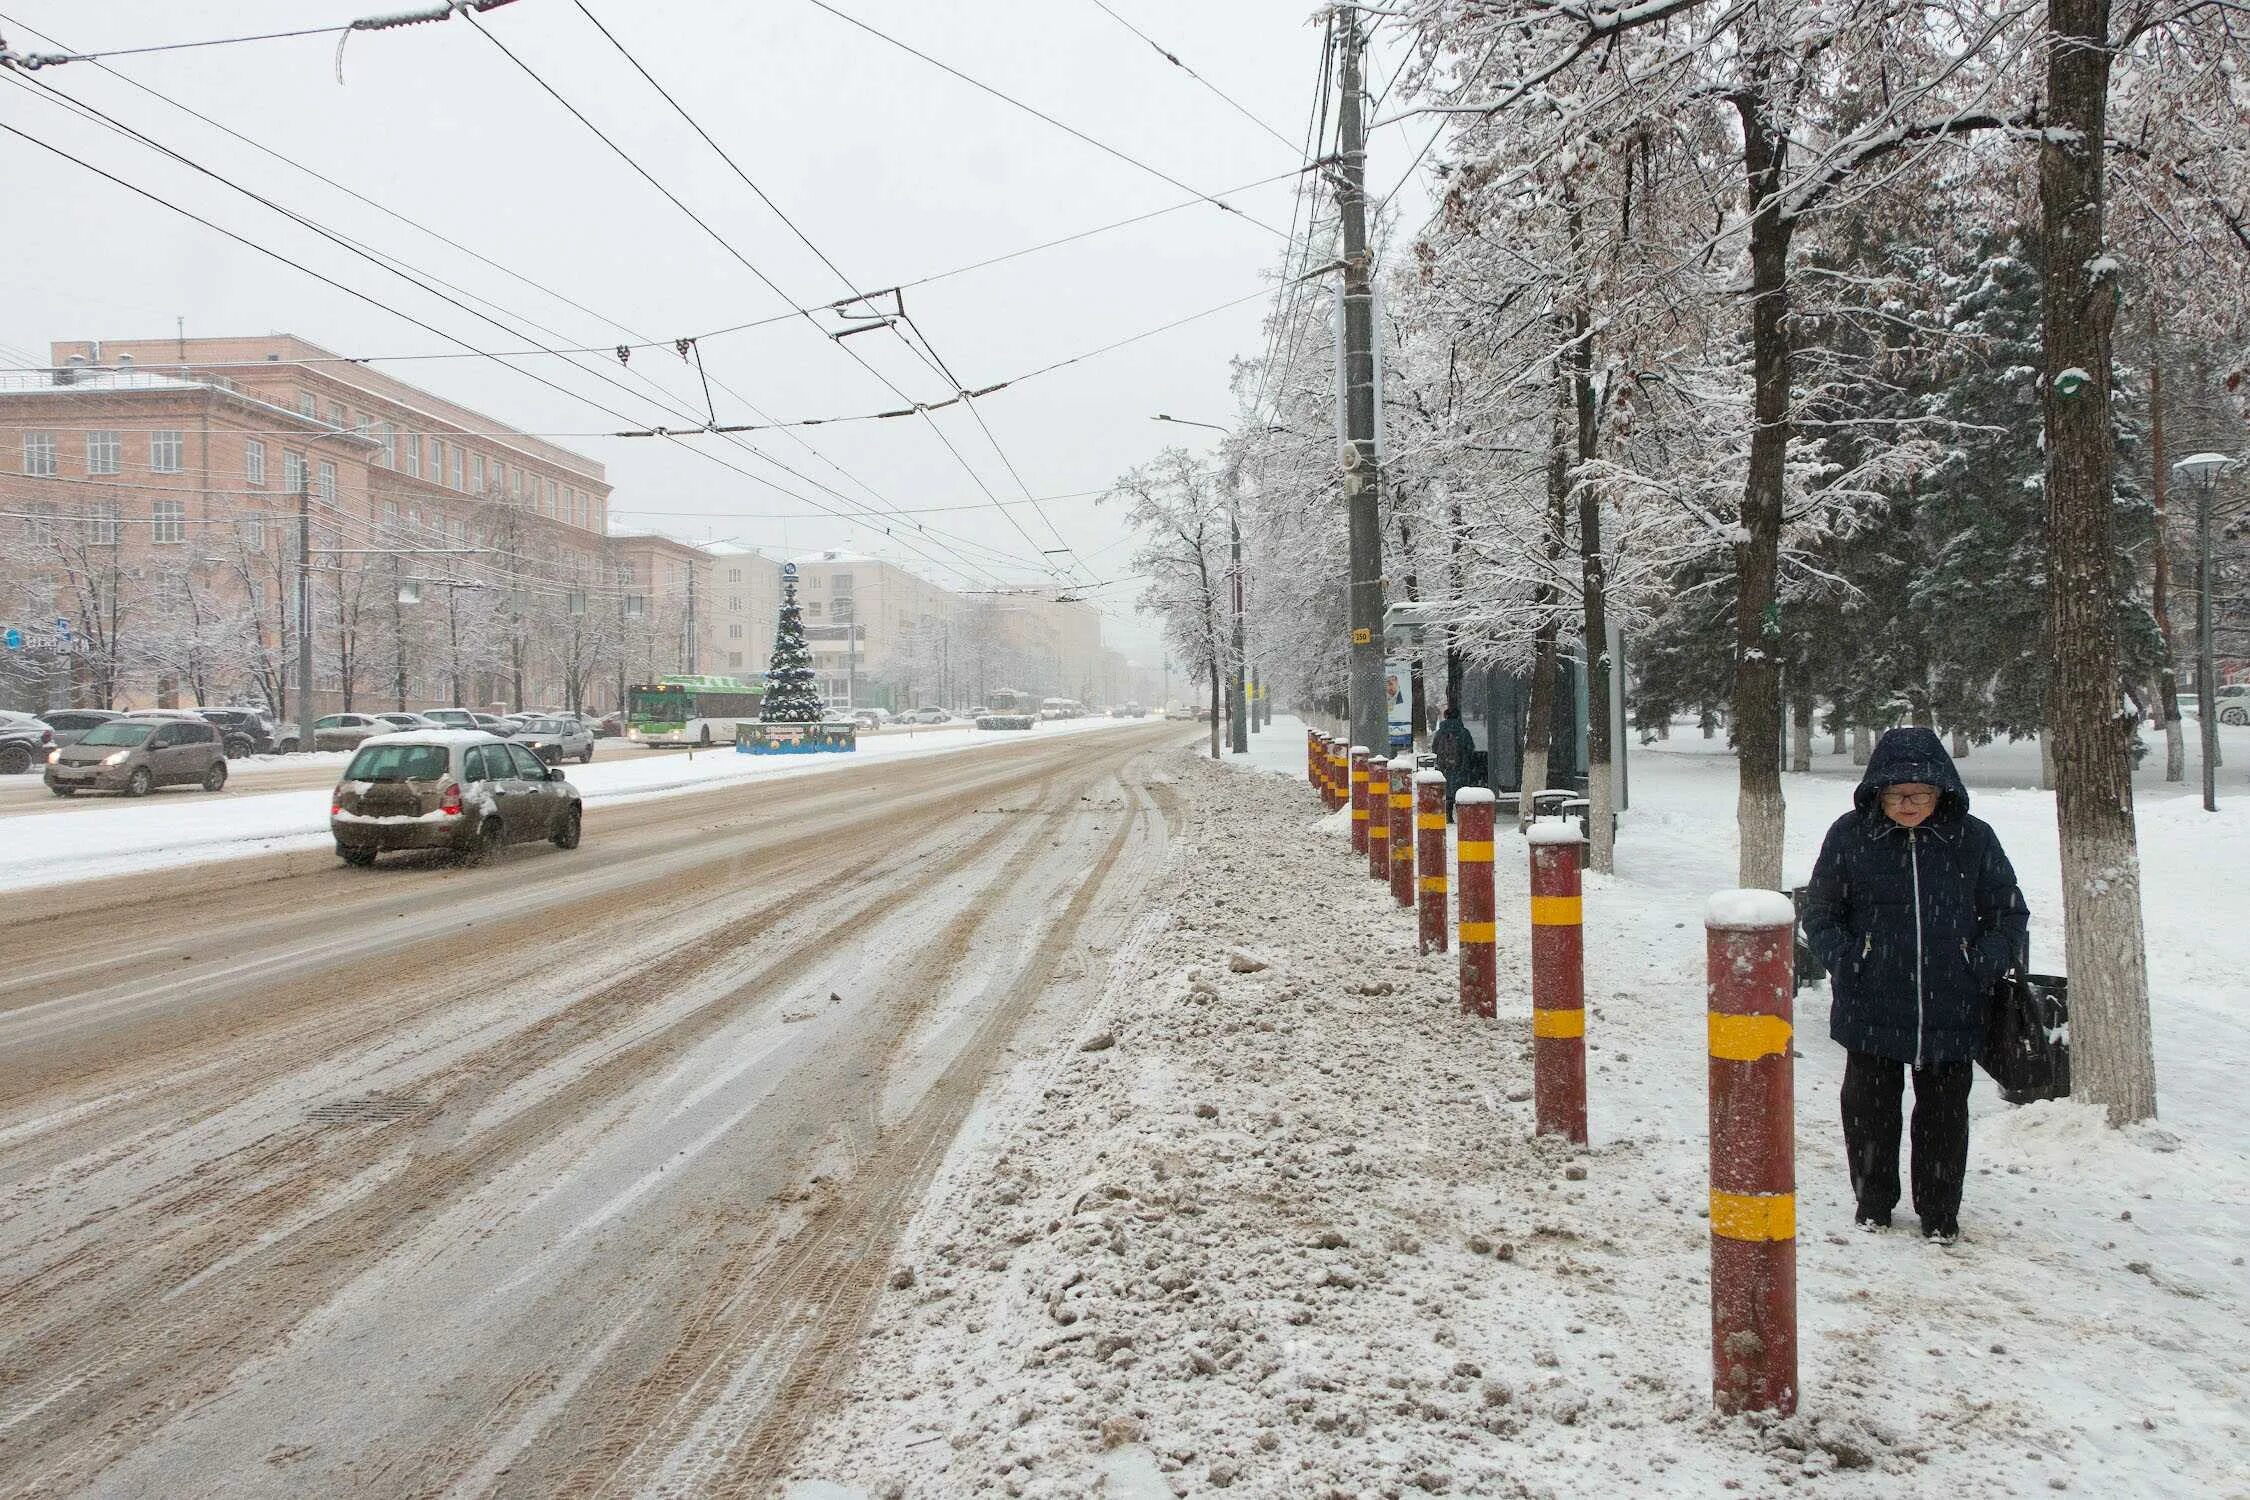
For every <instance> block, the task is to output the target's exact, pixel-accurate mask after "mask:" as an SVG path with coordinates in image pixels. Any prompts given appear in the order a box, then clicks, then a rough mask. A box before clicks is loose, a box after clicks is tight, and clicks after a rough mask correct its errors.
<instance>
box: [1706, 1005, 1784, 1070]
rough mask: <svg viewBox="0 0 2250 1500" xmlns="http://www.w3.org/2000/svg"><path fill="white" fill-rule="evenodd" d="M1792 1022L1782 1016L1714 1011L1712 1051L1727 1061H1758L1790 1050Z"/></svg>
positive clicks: (1712, 1017)
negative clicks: (1740, 1014) (1729, 1013)
mask: <svg viewBox="0 0 2250 1500" xmlns="http://www.w3.org/2000/svg"><path fill="white" fill-rule="evenodd" d="M1789 1037H1790V1026H1789V1023H1788V1022H1787V1021H1785V1020H1783V1019H1782V1018H1781V1017H1779V1016H1737V1015H1725V1014H1722V1013H1720V1012H1718V1011H1712V1012H1711V1055H1712V1056H1713V1057H1716V1058H1718V1059H1720V1060H1721V1061H1724V1062H1756V1061H1757V1060H1758V1059H1759V1058H1761V1057H1773V1056H1775V1055H1777V1054H1780V1053H1784V1052H1787V1051H1788V1050H1789Z"/></svg>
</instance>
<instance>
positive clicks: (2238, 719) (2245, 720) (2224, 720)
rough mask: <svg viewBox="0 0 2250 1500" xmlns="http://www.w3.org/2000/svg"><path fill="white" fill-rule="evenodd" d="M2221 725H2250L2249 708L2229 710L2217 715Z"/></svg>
mask: <svg viewBox="0 0 2250 1500" xmlns="http://www.w3.org/2000/svg"><path fill="white" fill-rule="evenodd" d="M2219 722H2220V723H2221V724H2250V708H2230V709H2227V710H2225V711H2223V712H2222V713H2221V714H2220V715H2219Z"/></svg>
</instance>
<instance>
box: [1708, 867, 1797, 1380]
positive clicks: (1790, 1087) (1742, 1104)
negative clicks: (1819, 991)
mask: <svg viewBox="0 0 2250 1500" xmlns="http://www.w3.org/2000/svg"><path fill="white" fill-rule="evenodd" d="M1703 926H1704V942H1705V950H1706V958H1705V972H1706V983H1707V984H1708V987H1709V991H1710V1008H1711V1009H1710V1024H1711V1399H1712V1400H1713V1401H1714V1402H1715V1403H1717V1405H1718V1407H1719V1409H1720V1410H1721V1411H1726V1412H1736V1411H1774V1412H1780V1413H1782V1414H1783V1415H1785V1416H1786V1415H1787V1414H1789V1413H1790V1412H1793V1411H1795V1410H1796V1409H1797V1158H1796V1082H1795V1073H1794V1066H1793V1064H1792V1063H1791V1061H1790V1055H1789V1043H1790V1022H1791V1008H1792V1005H1793V1001H1794V994H1795V988H1796V971H1795V962H1796V958H1795V944H1794V938H1795V928H1796V914H1795V912H1794V911H1793V910H1792V909H1791V906H1790V902H1789V898H1788V897H1787V896H1784V895H1782V894H1780V893H1779V892H1778V891H1722V892H1720V893H1719V894H1718V895H1715V896H1713V897H1712V898H1711V904H1710V906H1709V908H1708V909H1707V910H1706V911H1705V913H1704V917H1703Z"/></svg>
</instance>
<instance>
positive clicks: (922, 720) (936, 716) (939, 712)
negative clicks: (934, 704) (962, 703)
mask: <svg viewBox="0 0 2250 1500" xmlns="http://www.w3.org/2000/svg"><path fill="white" fill-rule="evenodd" d="M898 722H899V723H901V724H950V723H952V722H953V715H951V714H949V713H947V712H946V711H945V710H944V709H942V708H912V709H908V710H907V711H906V712H905V713H902V714H900V715H899V716H898Z"/></svg>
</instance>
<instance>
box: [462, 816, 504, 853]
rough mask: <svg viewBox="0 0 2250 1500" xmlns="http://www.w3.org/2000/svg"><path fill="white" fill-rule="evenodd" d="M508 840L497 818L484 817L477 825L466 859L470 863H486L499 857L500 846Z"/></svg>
mask: <svg viewBox="0 0 2250 1500" xmlns="http://www.w3.org/2000/svg"><path fill="white" fill-rule="evenodd" d="M507 842H508V834H507V830H505V829H503V828H502V827H501V826H500V820H499V819H498V818H486V819H485V820H484V821H483V822H482V823H479V824H478V825H477V837H476V842H475V843H473V844H471V845H470V846H469V853H468V861H469V863H470V864H472V865H488V864H490V863H492V861H493V860H494V859H496V858H498V857H499V854H500V848H501V846H502V845H503V844H505V843H507Z"/></svg>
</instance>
